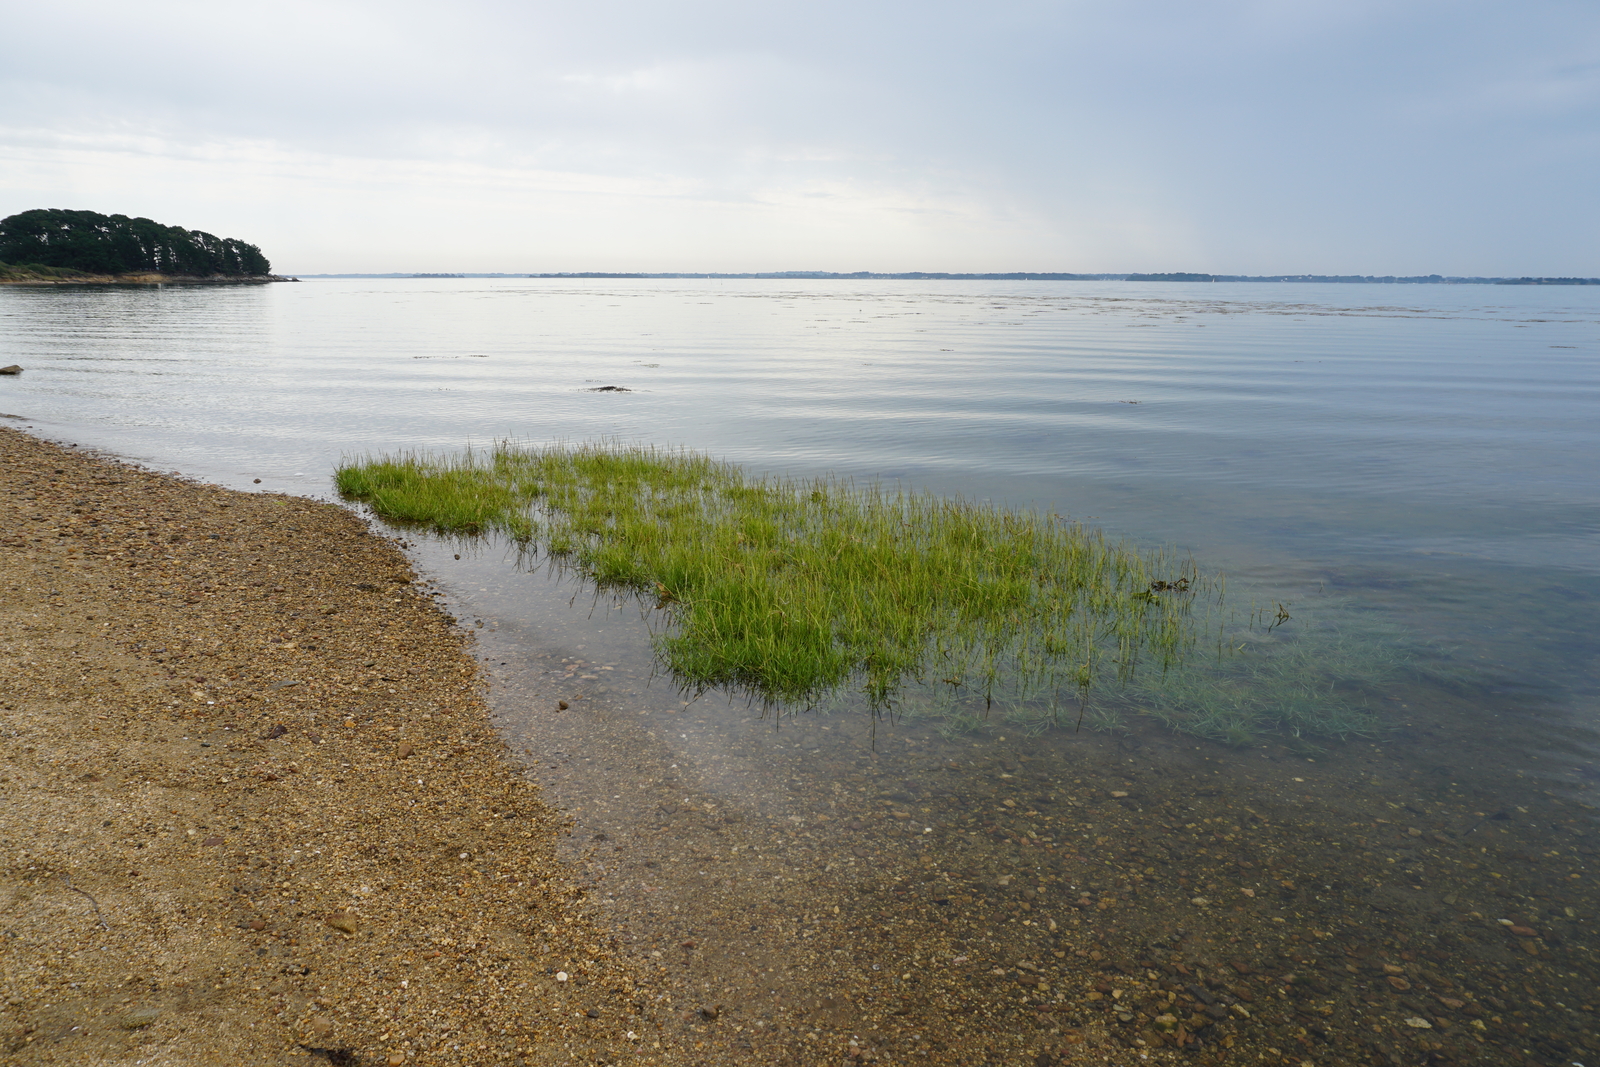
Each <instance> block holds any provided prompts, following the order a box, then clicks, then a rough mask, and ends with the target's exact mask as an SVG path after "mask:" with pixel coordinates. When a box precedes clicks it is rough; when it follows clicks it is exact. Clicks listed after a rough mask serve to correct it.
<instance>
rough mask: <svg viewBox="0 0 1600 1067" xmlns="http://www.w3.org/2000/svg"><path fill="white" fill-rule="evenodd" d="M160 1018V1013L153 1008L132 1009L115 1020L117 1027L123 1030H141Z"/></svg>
mask: <svg viewBox="0 0 1600 1067" xmlns="http://www.w3.org/2000/svg"><path fill="white" fill-rule="evenodd" d="M159 1018H161V1012H160V1011H159V1010H157V1009H155V1008H134V1009H133V1010H132V1011H130V1012H128V1013H126V1014H125V1015H123V1016H122V1018H120V1019H118V1020H117V1025H118V1026H120V1027H122V1028H123V1029H124V1030H143V1029H144V1028H145V1027H147V1026H151V1025H153V1024H154V1023H155V1021H156V1020H157V1019H159Z"/></svg>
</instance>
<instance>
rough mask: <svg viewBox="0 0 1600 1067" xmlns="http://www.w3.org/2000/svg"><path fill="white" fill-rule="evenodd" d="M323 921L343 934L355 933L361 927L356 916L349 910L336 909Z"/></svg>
mask: <svg viewBox="0 0 1600 1067" xmlns="http://www.w3.org/2000/svg"><path fill="white" fill-rule="evenodd" d="M322 921H323V922H324V923H326V924H327V925H328V926H331V927H333V928H334V929H335V930H338V931H339V932H340V933H342V934H353V933H355V932H356V930H358V929H360V928H359V927H358V926H357V925H356V917H355V916H354V915H352V914H350V913H349V912H348V911H336V912H334V913H333V914H332V915H329V916H328V917H327V918H326V919H324V920H322Z"/></svg>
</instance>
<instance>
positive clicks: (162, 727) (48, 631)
mask: <svg viewBox="0 0 1600 1067" xmlns="http://www.w3.org/2000/svg"><path fill="white" fill-rule="evenodd" d="M0 491H3V496H4V499H5V500H6V502H7V507H6V509H5V512H4V516H3V518H0V558H3V559H4V561H5V563H4V581H3V582H0V796H3V801H4V802H3V804H0V846H3V849H4V867H3V870H0V910H3V914H4V933H3V939H0V976H3V982H0V1059H3V1060H4V1061H5V1062H7V1063H15V1064H54V1063H61V1064H66V1063H71V1064H90V1063H110V1064H114V1063H151V1064H154V1063H162V1064H201V1063H239V1064H274V1063H308V1062H322V1061H324V1060H325V1061H328V1062H334V1063H362V1064H394V1065H398V1064H403V1063H410V1062H419V1063H429V1064H435V1063H437V1064H451V1063H474V1064H476V1063H492V1062H502V1061H507V1062H530V1063H545V1062H552V1063H553V1062H563V1063H564V1062H569V1061H570V1060H573V1059H576V1060H579V1061H581V1062H590V1063H593V1062H603V1061H604V1060H605V1057H606V1056H607V1055H608V1054H615V1053H612V1052H611V1051H610V1050H616V1049H623V1050H627V1051H628V1053H629V1059H630V1061H631V1062H641V1063H646V1062H667V1061H668V1060H671V1059H675V1057H674V1056H673V1049H672V1048H671V1047H670V1042H667V1041H666V1040H665V1036H664V1035H663V1034H662V1032H661V1030H660V1026H659V1024H658V1023H657V1022H656V1021H655V1017H654V1015H653V1012H655V1011H656V1010H658V1009H659V1010H666V1003H667V1002H666V1000H665V998H663V997H662V996H661V995H660V994H653V993H651V992H650V991H649V990H646V989H644V988H642V985H641V981H640V978H639V976H638V975H636V974H635V973H634V972H633V970H631V969H630V965H629V964H628V962H627V961H625V960H623V959H621V958H619V957H618V956H617V955H616V954H614V953H613V951H612V949H611V946H610V945H609V944H608V943H607V939H606V937H607V935H606V933H605V931H604V930H603V929H602V927H601V926H600V925H598V924H597V923H596V922H595V921H594V920H593V919H592V916H591V912H590V906H589V904H588V902H587V900H586V897H585V891H584V890H583V888H582V887H580V886H578V885H577V884H575V882H574V880H573V879H572V878H571V877H569V872H568V871H567V870H565V869H563V867H562V866H561V864H560V863H559V862H558V861H557V860H556V858H555V854H554V844H555V841H556V839H557V837H558V835H561V834H563V833H565V832H566V829H567V827H566V823H565V822H564V821H563V819H562V818H561V817H560V816H558V815H557V814H556V813H555V812H553V811H552V810H551V808H550V807H548V806H547V805H546V804H545V803H544V802H543V801H542V800H541V798H540V793H539V789H538V787H537V786H536V785H534V784H533V783H532V782H531V781H530V780H529V779H528V777H527V775H526V773H525V769H524V768H523V767H522V766H521V765H520V764H519V763H518V762H517V761H516V760H515V759H514V758H513V757H512V756H511V754H510V753H509V752H508V751H507V750H506V748H505V747H504V744H503V742H502V741H500V740H499V739H498V737H497V736H496V735H495V733H494V732H493V731H492V730H491V729H490V727H489V725H488V719H487V715H486V711H485V705H484V701H483V694H482V686H483V683H482V680H481V678H480V676H479V674H478V672H477V669H476V666H475V664H474V662H473V660H472V657H471V655H470V652H469V646H468V639H467V638H466V637H465V635H464V633H463V631H462V630H460V629H458V628H456V626H455V625H454V620H453V619H451V618H449V617H448V616H447V615H446V614H445V613H444V612H443V611H442V610H441V609H439V608H438V607H436V606H434V605H433V604H432V603H431V602H430V601H429V600H428V599H427V598H426V597H424V596H423V595H422V594H421V593H419V592H418V591H417V590H416V588H415V587H414V586H413V584H412V583H413V578H414V576H413V574H412V573H411V571H410V568H409V566H408V564H407V561H406V559H405V557H404V555H403V554H402V553H401V551H400V550H399V548H398V547H397V546H396V545H395V544H394V543H393V542H391V541H389V540H387V539H385V538H383V537H380V536H376V535H374V534H373V533H371V532H370V531H369V530H368V529H367V528H366V527H365V526H364V525H363V523H362V522H361V521H360V519H359V518H357V517H356V516H354V515H353V514H351V513H350V512H348V511H346V510H344V509H342V508H339V507H336V506H332V505H327V504H320V503H316V502H313V501H309V500H304V499H298V498H293V497H287V496H280V495H274V494H266V493H261V494H250V493H240V492H234V491H229V490H224V489H220V488H216V487H212V486H205V485H198V484H191V483H186V482H183V481H179V480H177V479H175V478H170V477H166V476H162V475H159V474H155V473H152V472H149V471H145V470H141V469H138V468H135V467H131V466H128V465H125V464H121V463H118V462H115V461H111V460H107V459H104V458H98V457H92V456H89V455H85V454H82V453H80V452H79V451H78V450H77V449H74V448H70V447H59V446H56V445H53V444H49V443H46V442H42V441H40V440H38V439H36V438H33V437H30V436H27V435H25V434H23V433H21V432H19V431H17V430H14V429H10V428H0ZM663 1045H667V1046H668V1047H663ZM308 1057H309V1059H308Z"/></svg>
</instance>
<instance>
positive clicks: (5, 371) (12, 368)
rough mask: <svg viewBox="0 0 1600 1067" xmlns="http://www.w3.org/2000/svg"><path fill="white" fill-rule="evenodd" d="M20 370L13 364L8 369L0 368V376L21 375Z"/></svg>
mask: <svg viewBox="0 0 1600 1067" xmlns="http://www.w3.org/2000/svg"><path fill="white" fill-rule="evenodd" d="M21 373H22V368H21V367H20V366H19V365H17V364H15V363H13V364H11V366H9V367H0V374H21Z"/></svg>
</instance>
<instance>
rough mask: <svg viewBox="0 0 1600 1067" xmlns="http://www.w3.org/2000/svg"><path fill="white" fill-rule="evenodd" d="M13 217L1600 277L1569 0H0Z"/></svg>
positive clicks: (832, 262) (738, 250)
mask: <svg viewBox="0 0 1600 1067" xmlns="http://www.w3.org/2000/svg"><path fill="white" fill-rule="evenodd" d="M0 24H3V25H4V26H5V27H6V29H5V32H4V33H3V34H0V216H4V215H9V214H11V213H13V212H16V211H22V210H26V209H28V208H34V207H63V208H81V209H90V210H96V211H103V212H106V213H119V214H126V215H135V216H139V215H143V216H147V217H150V218H153V219H155V220H157V221H159V222H163V223H168V224H173V225H181V226H184V227H186V228H190V229H201V230H206V231H209V232H211V233H214V234H217V235H219V236H223V237H237V238H241V239H244V240H247V241H250V242H252V243H255V244H258V245H260V246H261V248H262V249H263V251H265V252H266V254H267V255H268V256H269V257H270V258H271V260H272V261H273V264H274V267H275V269H278V270H281V271H292V272H304V273H319V272H330V273H331V272H356V271H372V272H383V271H440V272H443V271H507V272H539V271H583V270H605V271H760V270H837V271H854V270H873V271H910V270H925V271H1001V270H1003V271H1014V270H1027V271H1075V272H1120V271H1203V272H1215V273H1230V274H1231V273H1247V274H1267V273H1302V272H1305V273H1322V274H1343V273H1357V274H1428V273H1440V274H1454V275H1487V276H1504V275H1530V274H1531V275H1543V276H1554V275H1582V276H1596V275H1600V208H1597V204H1600V196H1597V195H1596V191H1597V189H1600V4H1597V3H1595V2H1594V0H1581V2H1564V0H1519V2H1518V3H1514V4H1513V3H1507V2H1504V0H1501V2H1492V3H1490V2H1474V0H1448V2H1446V0H1439V2H1433V0H1384V2H1381V3H1379V2H1369V0H1328V2H1324V0H1298V2H1279V0H1253V2H1247V0H1215V2H1208V0H1185V2H1177V0H1119V2H1115V3H1110V2H1106V0H1099V2H1093V3H1090V2H1076V0H1057V2H1053V3H1035V2H1026V0H1015V2H1008V0H988V2H986V3H982V4H979V3H975V2H971V0H968V2H965V3H948V2H943V0H916V2H901V0H881V2H874V0H850V2H836V0H808V2H806V3H792V2H790V3H773V2H765V0H737V2H724V0H703V2H680V0H649V2H640V0H610V2H608V3H604V4H574V3H571V2H570V0H567V2H562V3H549V2H544V0H518V2H502V0H453V2H452V3H449V4H445V3H441V2H433V3H413V2H410V0H383V2H381V3H379V2H367V0H349V2H342V0H316V2H313V3H302V2H299V0H277V2H274V3H272V4H249V5H245V4H218V3H216V2H215V0H206V2H203V3H198V2H197V3H188V2H170V0H143V2H141V3H137V4H129V3H126V2H125V0H124V2H118V3H106V2H101V0H75V2H74V3H71V4H41V3H37V2H29V3H22V2H18V0H0Z"/></svg>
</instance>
